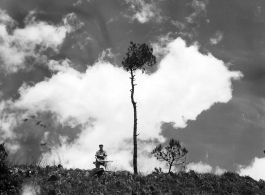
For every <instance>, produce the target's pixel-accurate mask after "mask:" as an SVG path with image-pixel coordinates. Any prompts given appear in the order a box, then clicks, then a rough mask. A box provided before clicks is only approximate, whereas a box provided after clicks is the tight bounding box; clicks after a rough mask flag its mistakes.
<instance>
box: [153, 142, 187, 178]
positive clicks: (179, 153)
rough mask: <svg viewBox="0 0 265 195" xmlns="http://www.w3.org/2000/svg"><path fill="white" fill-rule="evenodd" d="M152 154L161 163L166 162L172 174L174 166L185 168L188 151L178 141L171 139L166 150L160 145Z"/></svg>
mask: <svg viewBox="0 0 265 195" xmlns="http://www.w3.org/2000/svg"><path fill="white" fill-rule="evenodd" d="M152 154H153V155H154V156H155V157H156V158H157V159H158V160H160V161H166V163H167V165H168V166H169V169H168V172H169V173H170V171H171V168H172V166H176V167H177V166H184V165H185V162H186V156H187V154H188V150H187V149H186V148H184V147H182V146H181V144H180V143H179V141H178V140H175V139H170V141H169V145H168V146H166V147H165V148H163V147H162V145H161V144H160V145H159V146H157V147H156V148H155V149H154V150H153V151H152Z"/></svg>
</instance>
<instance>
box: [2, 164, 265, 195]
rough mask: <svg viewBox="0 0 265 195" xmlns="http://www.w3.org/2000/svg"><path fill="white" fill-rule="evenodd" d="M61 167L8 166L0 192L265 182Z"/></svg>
mask: <svg viewBox="0 0 265 195" xmlns="http://www.w3.org/2000/svg"><path fill="white" fill-rule="evenodd" d="M96 173H97V172H96V170H95V169H93V170H82V169H64V168H62V167H61V168H58V166H46V167H40V166H32V165H30V166H25V165H19V166H16V165H13V166H12V167H9V173H8V176H6V177H5V178H4V179H3V178H2V180H1V181H0V189H1V190H0V194H1V195H2V194H3V195H6V194H8V195H9V194H22V195H38V194H41V195H55V194H56V195H59V194H60V195H68V194H69V195H70V194H71V195H78V194H80V195H81V194H82V195H83V194H91V195H93V194H97V195H103V194H104V195H105V194H106V195H107V194H108V195H111V194H113V195H114V194H115V195H117V194H120V195H126V194H128V195H129V194H130V195H132V194H133V195H146V194H150V195H160V194H161V195H184V194H194V195H196V194H205V195H206V194H209V195H210V194H234V195H235V194H244V195H246V194H255V195H256V194H265V182H264V181H263V180H260V181H255V180H253V179H252V178H250V177H248V176H246V177H241V176H239V175H238V174H237V173H231V172H226V173H224V174H223V175H219V176H218V175H213V174H209V173H207V174H198V173H195V172H194V171H190V172H180V173H170V174H167V173H162V172H158V171H154V172H153V173H152V174H148V175H133V174H131V173H129V172H126V171H110V172H104V174H102V175H101V176H100V177H98V175H97V174H96Z"/></svg>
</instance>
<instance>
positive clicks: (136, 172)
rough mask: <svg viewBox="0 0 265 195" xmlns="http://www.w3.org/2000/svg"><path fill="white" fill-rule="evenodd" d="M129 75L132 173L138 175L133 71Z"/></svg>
mask: <svg viewBox="0 0 265 195" xmlns="http://www.w3.org/2000/svg"><path fill="white" fill-rule="evenodd" d="M130 73H131V78H130V79H131V85H132V89H131V102H132V105H133V113H134V123H133V171H134V174H136V175H137V174H138V171H137V110H136V102H135V101H134V86H135V84H134V80H135V79H134V77H135V75H134V74H133V70H132V69H130Z"/></svg>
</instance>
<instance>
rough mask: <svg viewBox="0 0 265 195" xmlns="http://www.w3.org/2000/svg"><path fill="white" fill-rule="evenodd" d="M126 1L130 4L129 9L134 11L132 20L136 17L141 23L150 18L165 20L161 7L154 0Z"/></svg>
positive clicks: (159, 20)
mask: <svg viewBox="0 0 265 195" xmlns="http://www.w3.org/2000/svg"><path fill="white" fill-rule="evenodd" d="M125 2H126V3H127V4H130V8H129V10H130V11H131V12H133V13H134V14H133V15H132V16H129V17H130V18H131V19H132V20H135V19H136V20H138V21H139V22H140V23H146V22H148V21H150V20H155V21H156V22H161V21H162V20H163V17H162V16H161V15H160V9H159V8H158V7H157V6H156V3H155V1H153V0H152V1H151V2H150V3H146V2H145V0H125ZM126 16H128V15H126Z"/></svg>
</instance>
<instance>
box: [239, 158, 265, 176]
mask: <svg viewBox="0 0 265 195" xmlns="http://www.w3.org/2000/svg"><path fill="white" fill-rule="evenodd" d="M264 165H265V158H257V157H256V158H254V159H253V161H252V162H251V163H250V165H248V166H242V165H239V166H238V170H237V172H238V173H239V175H241V176H244V175H248V176H250V177H252V178H253V179H255V180H257V181H258V180H260V179H263V180H265V170H264Z"/></svg>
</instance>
